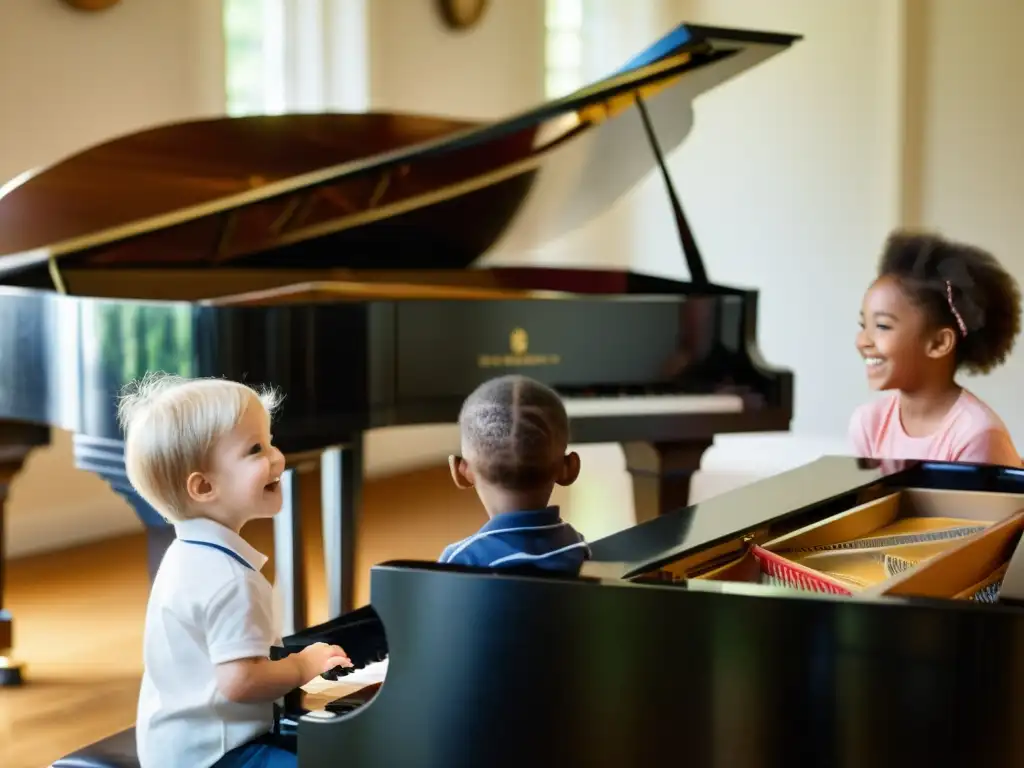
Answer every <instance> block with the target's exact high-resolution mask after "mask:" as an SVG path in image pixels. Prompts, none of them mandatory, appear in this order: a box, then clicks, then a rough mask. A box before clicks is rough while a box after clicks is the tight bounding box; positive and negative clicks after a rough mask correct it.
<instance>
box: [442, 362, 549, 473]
mask: <svg viewBox="0 0 1024 768" xmlns="http://www.w3.org/2000/svg"><path fill="white" fill-rule="evenodd" d="M459 428H460V430H461V432H462V443H463V449H464V450H466V452H467V453H468V454H470V455H469V456H467V457H466V458H467V459H469V460H470V461H471V462H472V464H473V469H474V471H475V472H477V473H478V474H479V475H480V476H481V477H482V478H483V479H484V480H486V481H487V482H490V483H493V484H494V485H497V486H500V487H502V488H506V489H508V490H513V491H523V490H531V489H533V488H537V487H540V486H543V485H545V484H546V483H550V482H552V481H553V478H554V476H555V473H556V471H557V468H558V461H559V459H560V458H561V456H562V455H564V453H565V449H566V447H567V446H568V444H569V418H568V416H567V415H566V412H565V405H563V404H562V399H561V398H560V397H559V396H558V394H557V393H556V392H555V391H554V390H553V389H551V388H550V387H548V386H546V385H544V384H542V383H540V382H539V381H535V380H533V379H530V378H527V377H526V376H500V377H498V378H496V379H491V380H490V381H486V382H484V383H483V384H481V385H480V386H479V387H477V388H476V390H475V391H474V392H473V393H472V394H471V395H470V396H469V397H468V398H466V401H465V402H464V403H463V405H462V410H461V412H460V413H459Z"/></svg>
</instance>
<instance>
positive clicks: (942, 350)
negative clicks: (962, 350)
mask: <svg viewBox="0 0 1024 768" xmlns="http://www.w3.org/2000/svg"><path fill="white" fill-rule="evenodd" d="M955 349H956V334H955V333H953V329H952V328H940V329H939V330H938V331H936V332H935V334H934V335H933V336H932V338H931V339H930V340H929V342H928V350H927V354H928V357H932V358H935V359H936V360H937V359H939V358H941V357H945V356H946V355H951V354H953V351H954V350H955Z"/></svg>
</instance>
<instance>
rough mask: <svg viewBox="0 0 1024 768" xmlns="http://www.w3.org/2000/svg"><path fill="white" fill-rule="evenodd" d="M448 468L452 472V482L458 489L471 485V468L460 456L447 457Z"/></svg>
mask: <svg viewBox="0 0 1024 768" xmlns="http://www.w3.org/2000/svg"><path fill="white" fill-rule="evenodd" d="M448 469H450V470H451V472H452V482H453V483H455V487H456V488H458V489H459V490H462V491H464V490H466V489H467V488H472V487H473V470H472V469H471V468H470V466H469V464H468V463H466V460H465V459H464V458H462V457H461V456H449V457H448Z"/></svg>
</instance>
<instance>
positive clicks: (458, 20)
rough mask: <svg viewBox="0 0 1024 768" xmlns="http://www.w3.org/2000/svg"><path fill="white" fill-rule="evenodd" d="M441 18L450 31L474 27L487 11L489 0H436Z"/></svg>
mask: <svg viewBox="0 0 1024 768" xmlns="http://www.w3.org/2000/svg"><path fill="white" fill-rule="evenodd" d="M436 2H437V6H438V9H439V10H440V12H441V18H442V19H444V23H445V24H447V25H448V26H449V27H450V28H451V29H459V30H464V29H469V28H471V27H474V26H476V25H477V24H478V23H479V22H480V19H482V18H483V15H484V13H486V11H487V6H488V5H489V3H490V0H436Z"/></svg>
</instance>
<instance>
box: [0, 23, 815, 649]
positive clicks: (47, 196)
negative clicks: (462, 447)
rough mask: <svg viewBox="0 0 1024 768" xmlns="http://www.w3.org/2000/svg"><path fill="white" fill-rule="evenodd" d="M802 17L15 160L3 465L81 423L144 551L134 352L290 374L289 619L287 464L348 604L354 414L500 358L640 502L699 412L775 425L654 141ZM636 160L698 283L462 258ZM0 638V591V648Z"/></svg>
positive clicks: (3, 323) (283, 429) (368, 415)
mask: <svg viewBox="0 0 1024 768" xmlns="http://www.w3.org/2000/svg"><path fill="white" fill-rule="evenodd" d="M798 39H799V38H798V36H795V35H787V34H775V33H768V32H761V31H743V30H733V29H717V28H710V27H701V26H696V25H687V24H684V25H681V26H679V27H678V28H677V29H675V30H673V31H672V32H670V33H669V34H667V35H666V36H665V37H664V38H663V39H661V40H659V41H658V42H656V43H655V44H654V45H652V46H650V47H649V48H648V49H647V50H645V51H643V52H641V53H640V54H639V55H638V56H636V57H635V58H634V59H632V60H631V61H629V62H627V63H626V65H625V66H623V67H622V68H621V69H619V70H618V71H616V72H614V73H612V74H611V75H609V76H608V77H606V78H604V79H602V80H600V81H598V82H596V83H594V84H592V85H589V86H587V87H585V88H582V89H580V90H578V91H576V92H574V93H572V94H570V95H568V96H566V97H564V98H559V99H555V100H553V101H550V102H547V103H544V104H542V105H541V106H539V107H537V108H535V109H531V110H528V111H525V112H522V113H519V114H515V115H512V116H510V117H509V118H507V119H505V120H501V121H498V122H493V123H473V122H468V121H460V120H454V119H449V118H439V117H426V116H417V115H408V114H394V113H387V114H382V113H372V114H297V115H284V116H265V117H246V118H225V119H213V120H199V121H192V122H183V123H175V124H171V125H163V126H158V127H155V128H151V129H148V130H144V131H141V132H138V133H134V134H131V135H127V136H122V137H120V138H116V139H114V140H112V141H109V142H107V143H104V144H101V145H99V146H96V147H92V148H90V149H87V150H85V151H83V152H81V153H79V154H76V155H74V156H71V157H69V158H67V159H65V160H63V161H61V162H59V163H56V164H55V165H53V166H51V167H47V168H43V169H39V170H37V171H34V172H31V173H27V174H25V175H23V176H21V177H18V178H16V179H14V180H12V181H11V182H9V183H8V184H7V185H6V186H4V187H3V188H0V357H2V359H3V360H4V361H5V363H6V364H5V365H3V366H2V367H0V420H2V421H0V456H2V468H3V470H4V478H5V480H9V479H10V478H11V477H13V476H14V475H15V474H16V473H17V472H18V471H19V469H20V467H21V464H22V462H23V461H24V459H25V457H26V455H27V454H28V453H29V452H30V451H31V450H32V449H34V448H36V447H39V446H43V445H46V444H47V442H48V440H49V429H50V428H51V427H57V428H60V429H64V430H68V431H70V432H71V433H73V435H74V456H75V462H76V465H77V466H78V467H79V468H81V469H84V470H87V471H90V472H94V473H96V474H98V475H99V476H101V477H102V478H104V479H105V480H106V481H108V482H109V484H110V485H111V486H112V487H113V489H114V490H115V491H116V492H118V493H119V494H121V495H122V496H123V497H124V498H125V499H127V501H128V502H129V503H130V504H131V506H132V507H133V508H134V509H135V511H136V512H137V514H138V516H139V518H140V519H141V520H142V521H143V523H144V524H145V526H146V528H147V531H148V536H149V542H150V568H151V571H152V570H155V568H156V566H157V564H158V563H159V561H160V558H161V557H162V554H163V551H164V549H165V548H166V546H167V544H168V543H169V541H170V540H171V539H172V537H173V529H172V528H170V527H169V526H167V525H166V524H165V522H164V521H163V520H162V519H161V518H160V517H159V516H158V515H157V514H156V513H155V511H154V510H153V509H151V508H150V507H149V506H148V505H147V504H146V503H145V502H144V501H143V500H142V499H141V498H139V497H138V496H137V494H135V492H134V491H133V489H132V488H131V487H130V485H129V484H128V482H127V480H126V477H125V470H124V458H123V444H122V440H121V434H120V432H119V430H118V427H117V423H116V419H115V400H116V396H117V394H118V392H119V391H120V390H121V388H122V387H123V386H124V385H125V384H126V383H127V382H129V381H131V380H132V379H134V378H136V377H138V376H140V375H142V374H143V373H145V372H146V371H149V370H163V371H168V372H172V373H177V374H181V375H185V376H226V377H230V378H235V379H241V380H246V381H250V382H254V383H270V384H273V385H275V386H278V387H280V388H281V389H282V390H283V392H284V393H285V395H286V399H285V402H284V406H283V408H282V411H281V414H280V417H279V419H278V421H277V424H276V426H275V430H274V432H275V440H276V442H277V444H278V445H279V447H280V448H281V449H282V450H283V451H284V452H285V454H286V455H287V456H288V458H289V464H290V466H291V468H292V469H291V470H290V471H289V472H288V473H287V474H286V475H285V477H284V478H283V482H284V483H285V489H286V493H285V497H286V503H285V508H284V510H283V511H282V513H281V515H280V516H279V517H278V518H277V519H276V520H275V552H276V556H275V562H276V568H277V574H276V579H277V583H278V585H279V586H280V587H281V588H282V589H283V590H284V591H285V593H286V594H287V596H288V599H287V600H286V602H287V612H286V614H287V615H286V617H285V625H286V628H287V630H288V631H295V630H298V629H301V628H302V627H304V626H306V618H305V615H306V611H305V604H304V592H303V580H304V578H305V576H304V569H303V563H302V548H301V544H300V541H299V535H300V530H299V524H300V515H299V513H298V510H297V504H298V483H299V475H298V474H297V470H301V469H302V468H303V467H305V466H308V465H310V464H316V463H319V465H320V470H321V471H320V474H321V478H322V480H321V482H322V498H323V503H322V507H323V526H324V540H325V560H326V566H327V567H326V571H327V581H328V596H329V606H328V608H329V615H331V616H338V615H341V614H342V613H344V612H346V611H348V610H350V609H351V608H352V607H353V606H352V584H353V573H352V568H353V551H354V546H355V543H354V542H355V537H356V531H357V519H358V514H357V513H358V510H359V506H360V483H361V479H362V436H363V433H364V432H366V431H367V430H371V429H376V428H381V427H387V426H392V425H404V424H417V423H446V422H447V423H451V422H453V421H455V419H456V417H457V413H458V409H459V406H460V404H461V402H462V400H463V399H464V397H465V396H466V395H467V394H468V393H469V392H471V391H472V390H473V389H474V388H475V387H476V386H477V385H478V384H480V383H481V382H482V381H484V380H486V379H488V378H490V377H493V376H496V375H499V374H501V373H504V372H508V371H520V372H524V373H527V374H529V375H530V376H533V377H535V378H537V379H540V380H542V381H545V382H547V383H549V384H551V385H552V386H554V387H555V388H556V389H557V390H558V391H559V392H560V393H561V394H562V395H563V396H564V397H565V401H566V405H567V408H568V410H569V413H570V416H571V419H572V432H573V440H574V442H577V443H584V442H617V443H620V444H622V446H623V448H624V452H625V455H626V459H627V468H628V470H629V472H630V473H632V476H633V481H634V486H635V491H636V506H637V514H638V517H639V518H640V519H641V520H645V519H649V518H652V517H656V516H657V515H659V514H661V513H663V512H665V511H666V510H670V509H675V508H677V507H680V506H683V505H685V503H686V501H687V498H688V492H689V480H690V475H691V474H692V473H693V472H694V471H695V470H696V469H697V468H698V467H699V464H700V457H701V455H702V454H703V452H704V451H705V450H706V449H707V448H708V447H709V446H710V445H711V443H712V440H713V439H714V437H715V435H716V434H721V433H729V432H756V431H780V430H787V429H788V428H789V424H790V419H791V416H792V392H793V376H792V374H791V373H790V372H789V371H787V370H783V369H779V368H774V367H772V366H770V365H768V364H767V363H766V362H765V361H764V360H763V359H762V356H761V354H760V353H759V351H758V348H757V299H758V294H757V291H756V290H753V289H750V288H745V287H743V288H741V287H733V286H726V285H719V284H716V283H714V282H712V281H711V279H710V278H709V276H708V273H707V270H706V268H705V265H704V262H703V259H702V256H701V254H700V252H699V250H698V247H697V244H696V239H695V237H694V235H693V233H692V232H691V229H690V227H689V224H688V222H687V220H686V217H685V215H684V213H683V210H682V207H681V205H680V204H679V201H678V199H677V197H676V195H675V192H674V190H673V187H672V184H671V180H670V176H669V173H668V169H667V166H666V164H665V156H666V155H667V154H668V153H670V152H671V151H673V150H674V149H676V148H677V147H678V146H679V145H680V144H681V143H682V141H683V139H684V138H685V136H686V134H687V133H688V131H689V130H690V128H691V125H692V122H693V101H694V99H695V98H696V97H698V96H699V95H700V94H701V93H704V92H705V91H707V90H708V89H710V88H713V87H715V86H717V85H720V84H722V83H724V82H725V81H727V80H729V79H730V78H733V77H736V76H738V75H741V74H742V73H743V72H744V71H746V70H748V69H750V68H751V67H754V66H756V65H758V64H760V63H761V62H763V61H765V60H766V59H769V58H771V57H772V56H774V55H776V54H778V53H780V52H782V51H785V50H787V49H788V48H789V47H790V46H791V45H793V44H794V43H795V42H796V41H797V40H798ZM652 169H653V170H656V172H657V173H659V174H660V175H661V177H662V178H663V179H664V181H665V190H666V194H667V196H668V198H669V200H670V201H671V204H672V209H673V211H674V217H675V223H676V226H677V229H678V234H679V238H680V246H681V249H682V252H683V254H684V256H685V258H686V263H687V265H688V269H689V273H690V281H689V282H683V281H677V280H670V279H664V278H660V277H655V276H651V275H646V274H641V273H638V272H634V271H630V270H626V269H621V270H614V269H603V270H597V269H568V268H542V267H529V268H528V267H514V266H504V267H487V268H485V267H482V266H481V264H480V263H479V262H480V260H481V258H482V257H486V256H489V255H491V254H495V253H504V254H515V253H517V252H521V251H523V250H526V249H529V248H532V247H536V246H537V245H538V244H542V243H544V242H547V241H549V240H551V239H552V238H555V237H558V236H560V235H562V234H565V233H568V232H571V231H573V230H574V229H576V228H578V227H580V226H583V225H584V224H586V223H587V222H588V221H591V220H592V219H593V218H594V217H595V216H598V215H599V214H601V213H602V212H603V211H605V210H607V209H608V207H609V206H611V205H612V204H613V203H614V202H615V201H616V200H618V199H619V198H621V197H622V196H623V195H625V194H627V193H628V192H629V191H630V190H631V189H632V188H634V187H635V186H636V185H637V184H638V183H639V182H640V181H641V180H642V179H643V178H645V176H646V175H647V174H649V173H650V172H651V171H652ZM4 487H6V485H4ZM0 518H2V515H0ZM0 596H2V584H0ZM0 606H2V603H0ZM10 645H11V618H10V616H9V615H7V614H4V613H0V653H2V649H4V648H6V647H9V646H10Z"/></svg>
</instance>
